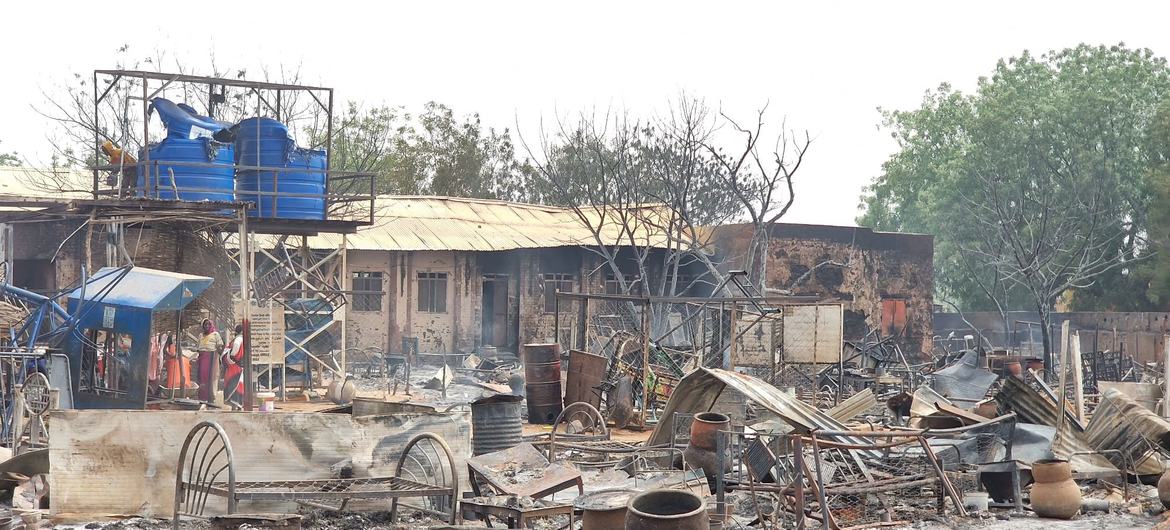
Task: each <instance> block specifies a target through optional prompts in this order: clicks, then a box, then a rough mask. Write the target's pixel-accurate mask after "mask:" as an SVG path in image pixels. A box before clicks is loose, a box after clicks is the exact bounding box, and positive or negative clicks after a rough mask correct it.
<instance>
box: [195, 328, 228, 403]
mask: <svg viewBox="0 0 1170 530" xmlns="http://www.w3.org/2000/svg"><path fill="white" fill-rule="evenodd" d="M202 328H203V334H202V335H201V336H200V337H199V346H198V347H197V348H196V349H195V350H196V351H198V352H199V373H198V374H197V375H198V377H199V401H211V398H212V396H214V395H215V379H216V377H215V376H214V375H213V374H212V370H213V367H212V363H214V362H215V357H216V355H217V354H218V353H219V352H220V351H223V337H221V336H219V332H218V331H217V330H216V329H215V324H213V323H211V319H210V318H205V319H203V325H202Z"/></svg>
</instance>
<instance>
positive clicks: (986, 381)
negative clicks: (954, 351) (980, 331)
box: [930, 350, 999, 402]
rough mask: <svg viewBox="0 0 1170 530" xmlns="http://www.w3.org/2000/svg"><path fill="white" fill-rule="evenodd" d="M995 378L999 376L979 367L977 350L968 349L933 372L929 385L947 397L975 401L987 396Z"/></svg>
mask: <svg viewBox="0 0 1170 530" xmlns="http://www.w3.org/2000/svg"><path fill="white" fill-rule="evenodd" d="M996 379H999V377H997V376H996V375H995V374H993V373H991V372H988V371H987V370H984V369H983V368H980V367H979V352H977V351H975V350H968V351H967V352H965V353H963V356H962V357H960V358H959V360H958V361H955V362H954V363H953V364H951V365H950V366H947V367H945V368H943V369H941V370H939V371H937V372H935V373H934V376H932V379H931V383H930V386H931V387H932V388H933V389H934V391H935V392H938V393H939V395H941V396H943V397H945V398H947V399H950V400H962V401H965V402H975V401H979V400H981V399H983V398H984V397H987V390H988V389H989V388H991V385H992V383H995V380H996Z"/></svg>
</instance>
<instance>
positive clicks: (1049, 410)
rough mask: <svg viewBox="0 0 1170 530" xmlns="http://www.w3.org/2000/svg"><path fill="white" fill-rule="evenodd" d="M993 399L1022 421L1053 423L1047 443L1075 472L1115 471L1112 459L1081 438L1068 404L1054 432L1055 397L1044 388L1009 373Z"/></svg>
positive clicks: (1078, 426) (1096, 472) (1104, 472)
mask: <svg viewBox="0 0 1170 530" xmlns="http://www.w3.org/2000/svg"><path fill="white" fill-rule="evenodd" d="M996 399H997V400H998V401H999V402H1000V403H1003V404H1004V405H1006V406H1007V407H1008V408H1010V409H1011V410H1012V411H1014V412H1015V413H1016V415H1018V416H1019V417H1020V418H1021V419H1023V420H1024V421H1026V422H1029V423H1035V424H1040V425H1046V426H1049V427H1052V428H1053V433H1054V434H1053V437H1054V438H1052V439H1053V440H1054V441H1052V442H1050V443H1049V446H1050V448H1051V450H1052V453H1053V454H1054V455H1055V456H1057V457H1060V458H1067V459H1068V460H1069V464H1071V465H1072V468H1073V470H1074V471H1076V472H1077V473H1080V474H1081V475H1109V474H1114V475H1115V474H1116V473H1117V467H1116V466H1114V465H1113V463H1112V462H1110V461H1109V460H1108V459H1106V458H1105V457H1103V456H1101V455H1100V454H1096V453H1093V448H1092V447H1090V446H1089V444H1088V443H1086V442H1085V440H1084V432H1085V428H1084V426H1083V425H1081V424H1080V422H1078V421H1077V419H1076V417H1075V416H1073V414H1072V411H1070V410H1069V409H1068V407H1067V406H1066V407H1065V411H1064V412H1065V422H1064V432H1063V433H1062V435H1061V436H1056V435H1055V431H1056V429H1055V427H1056V418H1057V416H1056V398H1055V397H1053V396H1052V395H1051V394H1050V393H1048V392H1047V390H1046V391H1045V392H1043V393H1042V392H1039V391H1037V390H1035V389H1033V388H1032V387H1030V386H1028V384H1027V383H1025V382H1024V381H1023V380H1021V379H1020V378H1017V377H1008V378H1005V379H1004V385H1003V388H1002V389H1000V392H999V396H998V397H997V398H996ZM1066 405H1067V404H1066ZM1013 456H1015V455H1013Z"/></svg>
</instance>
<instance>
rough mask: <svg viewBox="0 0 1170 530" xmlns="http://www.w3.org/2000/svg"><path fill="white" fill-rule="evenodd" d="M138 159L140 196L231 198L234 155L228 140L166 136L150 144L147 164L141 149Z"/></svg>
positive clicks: (203, 198)
mask: <svg viewBox="0 0 1170 530" xmlns="http://www.w3.org/2000/svg"><path fill="white" fill-rule="evenodd" d="M138 160H139V163H138V196H139V197H149V198H153V199H166V200H182V201H227V202H230V201H232V200H233V199H232V197H233V195H232V188H233V186H234V184H235V167H234V166H233V164H234V161H235V157H234V155H233V149H232V145H231V144H224V143H219V142H216V141H214V140H212V139H210V138H195V139H193V140H188V139H183V138H171V137H168V138H165V139H163V141H161V142H159V143H157V144H154V145H151V146H150V161H149V162H150V163H149V165H148V164H147V163H146V162H147V160H146V157H145V156H143V154H142V153H141V152H139V154H138ZM194 164H198V165H194ZM208 164H210V165H208ZM172 176H173V177H174V178H173V180H172Z"/></svg>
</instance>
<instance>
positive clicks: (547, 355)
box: [524, 343, 561, 364]
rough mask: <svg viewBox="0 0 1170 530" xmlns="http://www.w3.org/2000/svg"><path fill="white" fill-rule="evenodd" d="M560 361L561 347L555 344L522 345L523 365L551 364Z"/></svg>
mask: <svg viewBox="0 0 1170 530" xmlns="http://www.w3.org/2000/svg"><path fill="white" fill-rule="evenodd" d="M560 360H561V345H560V344H556V343H549V344H525V345H524V364H528V363H551V362H553V361H557V362H560Z"/></svg>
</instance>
